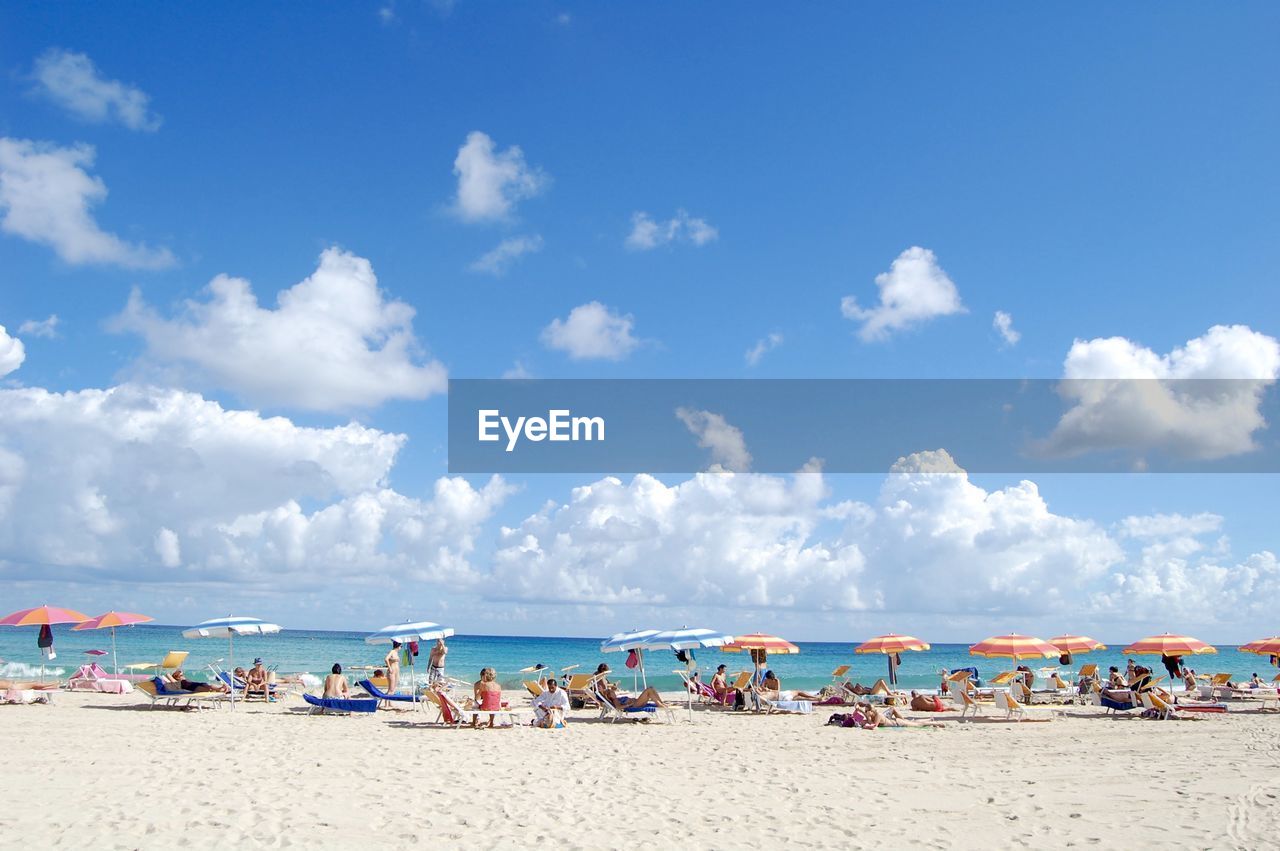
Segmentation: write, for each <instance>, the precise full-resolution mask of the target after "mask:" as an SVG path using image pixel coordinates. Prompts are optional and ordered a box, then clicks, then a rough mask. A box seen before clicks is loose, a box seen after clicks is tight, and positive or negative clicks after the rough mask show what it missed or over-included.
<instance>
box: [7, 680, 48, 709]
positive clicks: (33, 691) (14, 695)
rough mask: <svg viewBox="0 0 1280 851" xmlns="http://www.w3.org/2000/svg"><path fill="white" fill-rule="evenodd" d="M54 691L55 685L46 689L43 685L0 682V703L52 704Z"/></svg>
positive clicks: (8, 681)
mask: <svg viewBox="0 0 1280 851" xmlns="http://www.w3.org/2000/svg"><path fill="white" fill-rule="evenodd" d="M56 689H57V686H56V685H55V686H54V687H53V688H48V686H47V685H46V684H45V683H32V682H14V681H12V680H0V703H14V704H31V703H52V702H53V694H54V692H55V691H56Z"/></svg>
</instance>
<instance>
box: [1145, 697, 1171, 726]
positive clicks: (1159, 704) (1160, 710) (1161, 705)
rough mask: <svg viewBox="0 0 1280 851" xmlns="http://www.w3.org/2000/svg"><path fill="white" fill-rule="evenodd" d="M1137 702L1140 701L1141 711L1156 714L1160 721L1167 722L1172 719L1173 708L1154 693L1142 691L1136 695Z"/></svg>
mask: <svg viewBox="0 0 1280 851" xmlns="http://www.w3.org/2000/svg"><path fill="white" fill-rule="evenodd" d="M1138 700H1140V701H1142V708H1143V709H1147V710H1150V711H1152V712H1154V713H1156V717H1157V718H1159V719H1160V720H1162V721H1168V720H1171V719H1172V718H1173V711H1174V710H1173V707H1172V706H1170V705H1169V704H1168V703H1166V702H1165V701H1164V699H1163V698H1162V697H1160V695H1158V694H1156V693H1155V692H1153V691H1144V692H1142V693H1141V694H1139V695H1138Z"/></svg>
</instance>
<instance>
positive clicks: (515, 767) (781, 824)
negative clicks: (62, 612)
mask: <svg viewBox="0 0 1280 851" xmlns="http://www.w3.org/2000/svg"><path fill="white" fill-rule="evenodd" d="M54 701H55V702H54V704H53V705H52V706H0V741H2V742H4V771H3V773H2V774H0V846H4V847H15V846H16V845H17V844H18V843H19V842H20V841H26V842H29V843H31V844H32V845H33V846H34V847H81V846H87V845H92V847H94V848H173V847H179V846H186V847H190V848H210V847H214V846H220V847H229V846H231V845H232V843H234V844H235V845H237V846H239V847H258V846H267V847H288V846H299V845H301V846H311V847H317V848H329V847H338V846H341V845H351V846H359V847H369V846H371V845H373V844H374V843H390V844H391V847H402V846H408V845H413V846H424V847H425V846H428V845H430V844H438V843H441V842H443V843H446V845H445V847H452V846H454V845H455V844H456V843H459V842H465V843H467V844H468V845H470V846H472V847H476V848H489V847H496V846H503V847H524V846H528V845H541V844H550V843H554V844H557V845H560V846H563V847H565V848H592V849H600V848H613V847H628V846H635V845H641V846H643V847H688V848H707V847H712V848H741V847H778V846H780V845H781V844H783V843H784V842H788V841H789V842H790V843H791V844H793V845H798V846H804V847H843V848H849V847H873V846H875V847H879V848H894V847H903V844H902V843H903V842H904V841H905V842H907V843H909V844H910V845H911V846H912V847H915V846H923V847H931V848H965V847H973V848H979V847H981V848H1003V847H1026V845H1025V844H1026V843H1030V844H1031V846H1032V847H1037V848H1057V847H1065V846H1068V845H1079V846H1084V845H1102V844H1105V845H1106V846H1107V847H1110V848H1119V847H1128V848H1140V847H1151V846H1153V845H1156V844H1157V843H1170V844H1171V845H1172V846H1174V847H1186V848H1193V847H1194V848H1209V847H1215V848H1261V847H1276V845H1277V842H1278V841H1280V807H1278V806H1277V803H1278V801H1280V799H1277V795H1280V772H1278V771H1277V768H1278V767H1280V766H1278V762H1280V760H1278V758H1277V757H1278V754H1280V716H1277V715H1275V714H1265V715H1263V714H1259V713H1257V712H1256V711H1248V710H1249V709H1250V708H1251V707H1256V705H1257V704H1248V703H1242V704H1241V707H1240V710H1241V711H1235V709H1234V708H1233V712H1232V713H1230V714H1229V715H1226V716H1209V717H1206V718H1205V719H1204V720H1202V721H1198V722H1159V721H1147V720H1140V719H1127V720H1113V719H1110V718H1106V717H1102V716H1100V715H1099V714H1098V712H1097V711H1096V710H1094V709H1092V708H1084V707H1072V708H1069V709H1068V710H1067V711H1068V712H1069V713H1071V715H1070V717H1059V718H1056V719H1055V720H1054V721H1052V722H1051V723H1045V724H1035V723H1028V724H1021V725H1020V724H1016V723H1003V722H1000V723H996V722H987V723H983V722H978V723H965V724H959V723H956V721H955V720H954V718H955V716H954V714H952V713H946V714H943V715H941V716H920V717H934V718H937V717H941V718H944V719H950V720H949V721H948V723H947V726H946V728H945V729H942V730H917V729H907V730H879V731H863V730H853V729H839V728H835V727H826V726H824V725H823V722H824V721H825V719H826V718H827V716H828V714H829V713H830V710H825V711H824V710H823V709H822V708H819V711H817V712H815V714H814V715H813V716H810V717H797V716H771V717H766V716H755V715H749V714H735V713H729V712H722V711H712V710H705V711H700V712H697V713H696V716H695V717H696V721H697V723H695V724H692V725H691V724H689V723H686V722H685V720H684V719H685V717H686V716H685V715H684V714H683V712H681V713H678V714H677V717H678V718H679V719H680V722H679V723H677V724H675V725H661V724H646V725H634V724H623V723H619V724H612V725H611V724H605V723H596V722H594V721H593V720H589V719H591V718H593V717H594V714H593V713H589V712H577V713H574V720H573V721H571V724H570V728H569V729H567V730H561V731H550V730H534V729H529V728H521V729H515V730H495V731H490V730H482V731H473V730H470V729H464V730H453V729H445V728H440V727H435V726H431V725H428V724H426V723H425V720H426V718H428V717H430V716H423V715H420V714H415V713H413V712H412V711H401V712H379V713H378V714H377V715H376V716H359V717H350V718H346V717H311V718H308V717H306V716H305V715H303V714H302V709H303V707H304V704H303V703H302V701H301V700H300V699H298V698H296V697H295V698H292V699H290V700H287V701H285V702H283V703H281V704H277V705H274V706H264V705H262V704H261V703H256V704H253V705H251V706H243V705H240V706H238V707H237V709H236V711H235V712H234V713H232V712H230V711H227V710H226V709H220V710H213V711H204V712H179V711H172V710H165V709H156V710H154V711H152V710H150V709H146V708H138V707H140V706H142V705H141V704H138V703H137V701H136V700H135V699H134V698H133V697H116V696H105V695H103V696H97V695H79V694H67V693H59V694H57V695H56V696H55V699H54ZM526 718H527V715H526ZM956 837H958V838H959V839H958V841H957V840H956Z"/></svg>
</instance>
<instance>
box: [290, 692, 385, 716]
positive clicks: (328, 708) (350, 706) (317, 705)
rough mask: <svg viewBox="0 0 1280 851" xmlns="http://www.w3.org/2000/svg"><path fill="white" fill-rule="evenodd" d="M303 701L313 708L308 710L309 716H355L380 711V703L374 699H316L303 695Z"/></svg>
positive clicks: (312, 696) (309, 695) (313, 696)
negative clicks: (316, 714) (315, 714)
mask: <svg viewBox="0 0 1280 851" xmlns="http://www.w3.org/2000/svg"><path fill="white" fill-rule="evenodd" d="M302 699H303V700H305V701H306V702H307V704H308V705H309V706H310V707H311V708H310V709H308V710H307V714H308V715H311V714H313V713H315V712H319V713H320V714H321V715H355V714H358V713H362V712H368V713H373V712H377V711H378V701H377V699H376V698H372V697H316V696H315V695H311V694H303V695H302Z"/></svg>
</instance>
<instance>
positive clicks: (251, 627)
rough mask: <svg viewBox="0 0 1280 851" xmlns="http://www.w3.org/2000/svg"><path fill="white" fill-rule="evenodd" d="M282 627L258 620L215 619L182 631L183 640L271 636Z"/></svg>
mask: <svg viewBox="0 0 1280 851" xmlns="http://www.w3.org/2000/svg"><path fill="white" fill-rule="evenodd" d="M279 631H280V625H279V624H274V623H267V622H266V621H261V620H258V619H257V618H234V617H225V618H214V619H212V620H207V621H204V622H203V623H198V624H196V625H195V626H193V627H191V628H190V629H184V630H183V631H182V637H183V638H230V637H232V636H233V635H269V634H271V633H275V632H279Z"/></svg>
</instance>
